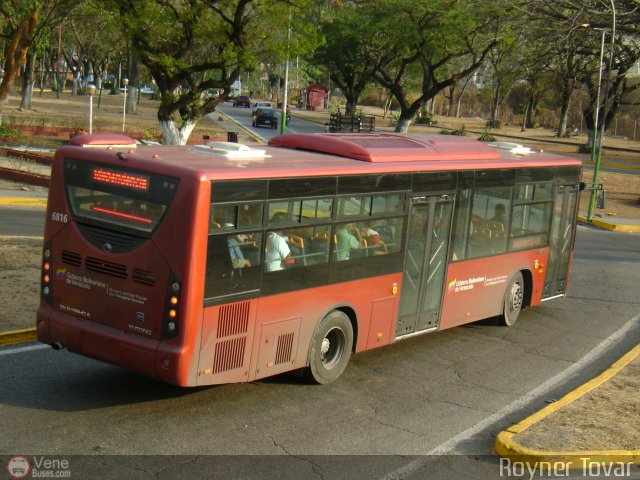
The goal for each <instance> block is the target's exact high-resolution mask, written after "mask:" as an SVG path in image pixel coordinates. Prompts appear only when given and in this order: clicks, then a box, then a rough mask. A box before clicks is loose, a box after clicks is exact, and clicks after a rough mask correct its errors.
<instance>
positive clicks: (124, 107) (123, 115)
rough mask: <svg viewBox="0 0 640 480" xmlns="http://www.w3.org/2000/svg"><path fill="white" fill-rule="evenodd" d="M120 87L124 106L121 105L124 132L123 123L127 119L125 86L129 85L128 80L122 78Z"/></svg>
mask: <svg viewBox="0 0 640 480" xmlns="http://www.w3.org/2000/svg"><path fill="white" fill-rule="evenodd" d="M122 85H123V86H124V104H123V105H122V131H123V132H124V122H125V119H126V117H127V90H128V88H127V85H129V79H128V78H123V79H122Z"/></svg>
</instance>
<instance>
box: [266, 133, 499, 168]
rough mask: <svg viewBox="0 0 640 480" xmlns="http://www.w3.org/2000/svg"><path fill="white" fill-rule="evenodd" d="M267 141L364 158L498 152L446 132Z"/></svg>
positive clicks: (486, 156)
mask: <svg viewBox="0 0 640 480" xmlns="http://www.w3.org/2000/svg"><path fill="white" fill-rule="evenodd" d="M269 145H271V146H276V147H284V148H294V149H300V150H310V151H314V152H322V153H329V154H333V155H340V156H343V157H348V158H352V159H354V160H361V161H364V162H373V163H385V162H417V161H424V160H445V161H446V160H497V159H499V158H500V153H499V152H498V151H497V150H496V149H494V148H491V147H489V146H487V145H486V144H485V143H482V142H479V141H477V140H472V139H469V138H464V137H458V136H447V135H409V134H401V133H386V132H377V133H346V134H339V133H302V134H288V135H281V136H278V137H275V138H272V139H271V141H270V142H269Z"/></svg>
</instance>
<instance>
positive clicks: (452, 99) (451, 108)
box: [447, 84, 457, 117]
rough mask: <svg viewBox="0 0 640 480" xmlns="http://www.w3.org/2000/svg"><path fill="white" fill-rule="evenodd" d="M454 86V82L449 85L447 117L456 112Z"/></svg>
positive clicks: (455, 89)
mask: <svg viewBox="0 0 640 480" xmlns="http://www.w3.org/2000/svg"><path fill="white" fill-rule="evenodd" d="M456 87H457V85H456V84H453V85H451V86H450V87H449V97H448V98H449V108H448V109H447V117H453V116H454V115H455V114H456V91H457V88H456Z"/></svg>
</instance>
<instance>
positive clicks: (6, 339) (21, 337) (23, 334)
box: [0, 328, 37, 347]
mask: <svg viewBox="0 0 640 480" xmlns="http://www.w3.org/2000/svg"><path fill="white" fill-rule="evenodd" d="M36 340H37V338H36V329H35V328H24V329H22V330H13V331H11V332H2V333H0V346H1V347H6V346H7V345H16V344H18V343H29V342H35V341H36Z"/></svg>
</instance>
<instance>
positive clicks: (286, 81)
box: [280, 9, 291, 135]
mask: <svg viewBox="0 0 640 480" xmlns="http://www.w3.org/2000/svg"><path fill="white" fill-rule="evenodd" d="M290 43H291V9H289V27H288V30H287V55H286V60H285V64H284V95H283V96H282V97H283V98H282V118H281V119H280V134H281V135H284V132H285V131H286V129H287V101H288V98H287V94H288V91H289V44H290Z"/></svg>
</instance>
